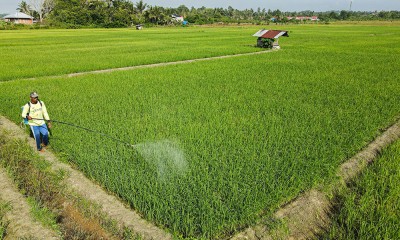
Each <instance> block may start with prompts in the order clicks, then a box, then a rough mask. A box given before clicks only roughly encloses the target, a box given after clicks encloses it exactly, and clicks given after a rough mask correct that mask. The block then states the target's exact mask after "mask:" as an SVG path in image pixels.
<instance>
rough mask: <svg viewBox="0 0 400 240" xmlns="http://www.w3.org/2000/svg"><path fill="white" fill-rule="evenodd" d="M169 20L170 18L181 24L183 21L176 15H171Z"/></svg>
mask: <svg viewBox="0 0 400 240" xmlns="http://www.w3.org/2000/svg"><path fill="white" fill-rule="evenodd" d="M171 18H172V19H173V20H175V21H177V22H183V21H184V19H183V17H182V16H178V15H175V14H172V15H171Z"/></svg>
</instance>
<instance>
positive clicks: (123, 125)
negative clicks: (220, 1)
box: [0, 25, 400, 238]
mask: <svg viewBox="0 0 400 240" xmlns="http://www.w3.org/2000/svg"><path fill="white" fill-rule="evenodd" d="M287 28H288V30H291V34H290V37H289V38H287V39H281V45H282V47H283V49H282V50H281V51H278V52H273V53H268V54H264V55H256V56H243V57H239V58H232V59H221V60H213V61H209V62H197V63H192V64H185V65H179V66H168V67H160V68H155V69H138V70H135V71H127V72H115V73H108V74H99V75H90V76H81V77H75V78H70V79H64V78H62V77H61V78H58V79H57V78H56V79H46V78H42V79H39V80H37V81H36V80H35V81H13V82H6V83H2V88H3V89H4V91H3V92H2V93H0V96H1V97H2V98H3V99H5V101H4V103H3V104H4V106H5V108H4V109H1V114H3V115H6V116H8V117H9V118H11V119H13V120H14V121H15V122H18V121H19V118H18V112H19V106H20V105H22V104H24V102H25V100H24V96H26V95H27V94H28V93H29V92H30V91H31V90H32V89H35V90H37V91H39V94H41V96H42V99H43V100H44V101H46V103H47V106H48V109H49V111H50V114H51V116H52V117H53V118H54V119H58V120H62V121H67V122H71V123H74V124H77V125H80V126H85V127H90V128H91V129H95V130H98V131H101V132H105V133H108V134H111V135H113V136H115V137H116V138H119V139H122V140H125V141H129V142H131V143H132V144H135V146H134V147H133V148H130V147H127V146H126V145H121V144H119V143H116V142H114V141H111V140H107V139H106V138H103V137H101V136H99V135H95V134H88V133H87V132H84V131H81V130H79V129H75V128H71V127H69V126H65V125H59V124H55V127H54V130H53V133H54V136H53V138H52V143H51V144H52V146H53V148H54V149H55V151H57V152H58V153H59V154H60V156H61V155H63V156H64V157H65V158H66V159H67V160H68V161H70V162H71V163H74V164H76V165H77V166H78V167H79V168H80V169H81V170H82V171H84V172H85V173H86V174H87V176H89V177H91V178H93V179H95V180H96V181H98V182H100V183H101V184H102V185H103V186H105V187H106V188H108V189H109V190H111V191H113V192H115V193H117V194H118V195H119V196H121V198H123V199H125V200H126V201H127V202H129V203H130V204H131V206H132V207H133V208H135V209H137V210H138V211H140V212H141V213H142V214H143V215H144V216H145V217H146V218H147V219H149V220H152V221H154V222H156V223H157V224H160V225H163V226H165V227H167V228H169V229H170V230H171V232H173V233H174V234H176V235H178V236H185V237H187V236H189V237H190V236H193V237H205V238H217V237H220V236H222V235H225V234H228V233H230V232H234V231H237V230H239V229H241V228H242V227H244V226H246V225H248V224H252V223H253V222H254V221H256V219H258V218H259V216H260V215H268V214H271V213H272V212H274V211H275V210H276V209H277V208H278V207H279V206H280V205H281V204H283V203H284V202H286V201H288V200H290V199H292V198H293V197H295V196H296V195H297V194H299V193H300V192H302V191H304V190H307V189H310V188H312V187H314V186H316V185H318V184H319V183H321V182H328V181H330V180H332V178H334V177H335V174H336V170H337V167H338V166H339V165H340V164H341V163H342V162H343V161H345V160H346V159H347V158H348V157H350V156H352V155H353V154H355V153H356V152H357V151H358V150H360V149H361V148H362V147H363V146H365V145H366V144H367V143H368V142H369V141H370V140H371V139H373V138H374V137H375V136H377V135H378V134H379V129H382V128H385V127H386V126H388V125H389V124H391V123H392V122H393V121H394V120H395V119H396V118H397V117H398V115H399V112H400V109H399V106H398V102H399V101H400V94H399V93H400V84H399V76H400V74H399V73H400V72H399V69H398V67H397V66H398V65H399V58H398V57H397V56H398V55H399V49H398V48H397V45H396V44H397V42H398V41H399V39H400V28H399V27H398V26H394V27H393V26H385V27H380V28H376V27H370V26H356V27H355V26H332V25H328V26H319V25H312V26H288V27H287ZM216 30H218V29H216ZM254 30H255V29H254V28H251V29H250V30H249V29H247V30H246V31H247V32H254ZM82 31H83V30H82ZM85 31H88V30H85ZM152 31H153V30H152ZM154 31H156V30H154ZM158 31H160V35H162V34H161V33H165V32H163V31H165V30H158ZM221 31H223V30H221ZM94 32H96V30H94ZM216 32H217V31H216ZM155 33H156V32H155ZM193 34H194V37H195V36H196V33H193ZM197 34H199V35H201V36H203V35H202V34H203V32H201V30H198V32H197ZM176 35H177V36H178V37H177V38H179V37H180V34H179V33H176ZM246 36H247V35H246ZM171 37H172V36H171V35H170V36H169V38H171ZM248 38H249V39H250V42H253V41H255V39H254V38H251V37H250V36H249V37H248ZM197 44H199V45H200V47H201V46H203V44H205V45H207V43H204V42H201V43H197ZM241 44H242V43H241ZM240 46H241V47H243V48H247V47H246V46H243V45H240ZM240 46H238V47H240ZM214 49H215V51H216V52H219V51H220V50H219V48H218V47H215V48H214ZM163 51H165V52H168V50H167V49H165V48H164V49H163V50H161V53H160V54H164V53H163ZM154 53H155V52H153V54H154ZM122 55H123V54H122ZM179 58H181V57H179ZM87 60H90V59H89V58H88V59H87ZM67 66H68V64H67ZM81 69H85V67H81ZM38 74H39V73H38Z"/></svg>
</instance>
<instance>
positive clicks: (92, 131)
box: [32, 118, 134, 147]
mask: <svg viewBox="0 0 400 240" xmlns="http://www.w3.org/2000/svg"><path fill="white" fill-rule="evenodd" d="M32 119H33V120H45V119H41V118H32ZM51 122H55V123H60V124H64V125H68V126H71V127H75V128H79V129H83V130H85V131H87V132H91V133H97V134H99V135H101V136H103V137H107V138H110V139H112V140H114V141H116V142H119V143H123V144H125V145H128V146H130V147H132V146H134V145H133V144H131V143H129V142H126V141H122V140H121V139H118V138H116V137H113V136H111V135H109V134H106V133H102V132H100V131H96V130H93V129H90V128H86V127H81V126H78V125H75V124H72V123H68V122H62V121H58V120H53V119H52V120H51Z"/></svg>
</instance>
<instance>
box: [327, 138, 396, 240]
mask: <svg viewBox="0 0 400 240" xmlns="http://www.w3.org/2000/svg"><path fill="white" fill-rule="evenodd" d="M399 160H400V141H397V142H396V143H394V144H393V145H392V146H390V147H389V148H388V149H386V150H385V151H384V152H383V154H382V156H380V157H379V159H377V160H376V161H375V162H374V163H373V164H372V166H371V167H369V168H368V169H366V170H365V172H363V173H362V175H361V176H360V177H359V179H357V180H355V181H354V182H353V183H352V184H351V185H350V186H349V188H348V189H345V190H343V192H341V193H340V195H339V197H338V198H339V202H338V212H337V213H336V215H334V217H333V219H334V221H333V224H332V227H331V229H330V230H329V231H328V233H327V234H326V235H325V236H324V238H325V239H399V238H400V232H399V225H400V218H399V216H400V207H399V204H398V203H399V202H400V186H399V184H398V183H399V181H400V166H399V164H398V163H399Z"/></svg>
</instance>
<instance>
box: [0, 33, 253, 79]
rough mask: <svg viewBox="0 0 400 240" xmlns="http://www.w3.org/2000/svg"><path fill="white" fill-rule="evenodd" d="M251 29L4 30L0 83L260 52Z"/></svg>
mask: <svg viewBox="0 0 400 240" xmlns="http://www.w3.org/2000/svg"><path fill="white" fill-rule="evenodd" d="M253 31H254V30H250V29H243V28H239V27H237V28H222V29H221V28H218V29H214V28H202V29H199V28H156V29H145V30H143V31H135V30H132V29H79V30H70V29H64V30H48V29H46V30H37V31H36V30H35V31H29V30H19V31H3V32H2V34H1V35H0V52H1V53H2V58H3V59H5V61H1V62H0V69H2V71H0V81H7V80H12V79H17V78H32V77H39V76H49V75H60V74H67V73H75V72H82V71H91V70H99V69H108V68H116V67H126V66H136V65H143V64H151V63H160V62H172V61H179V60H187V59H195V58H205V57H213V56H220V55H230V54H236V53H246V52H255V51H260V50H259V49H257V48H254V47H253V46H252V44H253V41H252V40H253V39H252V38H251V37H250V38H249V36H251V34H252V32H253ZM228 36H229V37H228Z"/></svg>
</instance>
